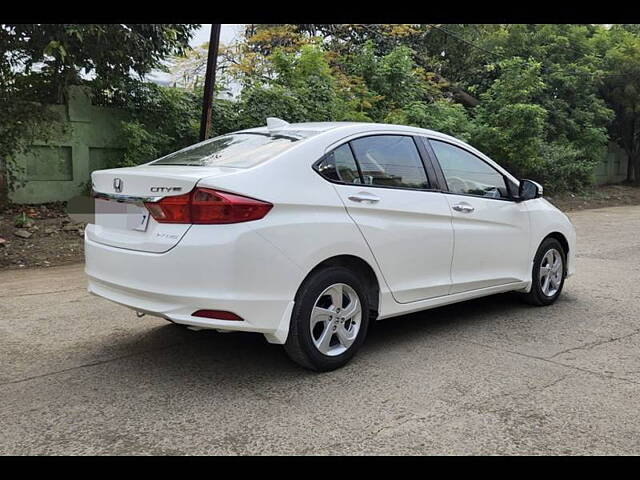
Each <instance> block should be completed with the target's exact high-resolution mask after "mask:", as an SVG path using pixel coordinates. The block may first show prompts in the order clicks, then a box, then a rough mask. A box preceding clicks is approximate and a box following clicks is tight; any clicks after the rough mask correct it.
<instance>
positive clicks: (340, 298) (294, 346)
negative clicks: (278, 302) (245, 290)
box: [284, 267, 369, 371]
mask: <svg viewBox="0 0 640 480" xmlns="http://www.w3.org/2000/svg"><path fill="white" fill-rule="evenodd" d="M368 326H369V304H368V300H367V296H366V295H365V289H364V287H363V285H362V282H361V281H360V279H359V278H358V276H357V275H355V274H354V273H353V272H352V271H350V270H348V269H346V268H343V267H329V268H327V269H324V270H321V271H318V272H316V273H314V274H312V276H310V277H309V278H308V279H307V280H305V282H304V284H303V285H302V286H301V287H300V291H299V292H298V295H297V296H296V302H295V307H294V309H293V313H292V315H291V326H290V328H289V336H288V337H287V341H286V343H285V345H284V348H285V350H286V352H287V354H288V355H289V357H291V359H292V360H293V361H295V362H296V363H298V364H299V365H301V366H303V367H305V368H308V369H310V370H315V371H329V370H335V369H336V368H340V367H342V366H343V365H345V364H346V363H347V362H348V361H349V360H351V358H352V357H353V355H354V354H355V353H356V351H357V350H358V349H359V348H360V345H361V344H362V342H363V341H364V338H365V336H366V334H367V328H368Z"/></svg>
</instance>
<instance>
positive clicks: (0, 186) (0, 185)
mask: <svg viewBox="0 0 640 480" xmlns="http://www.w3.org/2000/svg"><path fill="white" fill-rule="evenodd" d="M5 168H6V164H5V161H4V160H3V159H2V158H0V211H2V210H3V209H4V208H5V207H6V206H7V205H8V204H9V185H8V184H7V176H6V174H5Z"/></svg>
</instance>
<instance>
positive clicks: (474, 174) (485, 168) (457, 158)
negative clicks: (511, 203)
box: [429, 140, 509, 198]
mask: <svg viewBox="0 0 640 480" xmlns="http://www.w3.org/2000/svg"><path fill="white" fill-rule="evenodd" d="M429 143H430V144H431V147H432V148H433V150H434V152H435V154H436V157H437V158H438V162H439V163H440V167H441V168H442V172H443V173H444V178H445V180H446V181H447V185H448V187H449V191H450V192H453V193H460V194H465V195H478V196H481V197H488V198H509V191H508V189H507V185H506V183H505V180H504V176H503V175H502V174H501V173H500V172H498V171H497V170H496V169H494V168H493V167H492V166H490V165H489V164H488V163H486V162H485V161H484V160H482V159H480V158H478V157H476V156H475V155H473V154H472V153H469V152H467V151H466V150H464V149H462V148H459V147H456V146H455V145H451V144H450V143H446V142H440V141H438V140H429Z"/></svg>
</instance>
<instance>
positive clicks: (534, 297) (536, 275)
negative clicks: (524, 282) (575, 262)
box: [523, 238, 567, 306]
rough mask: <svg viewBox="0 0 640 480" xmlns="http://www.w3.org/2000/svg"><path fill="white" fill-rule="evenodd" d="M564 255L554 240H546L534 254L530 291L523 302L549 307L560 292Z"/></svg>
mask: <svg viewBox="0 0 640 480" xmlns="http://www.w3.org/2000/svg"><path fill="white" fill-rule="evenodd" d="M566 258H567V257H566V253H565V251H564V249H563V248H562V245H561V244H560V242H559V241H558V240H556V239H555V238H547V239H546V240H545V241H544V242H542V244H541V245H540V247H539V248H538V251H537V252H536V256H535V258H534V260H533V271H532V272H531V281H532V284H531V291H530V292H529V293H526V294H524V295H523V300H524V301H525V302H527V303H530V304H531V305H538V306H544V305H551V304H552V303H553V302H555V301H556V300H557V299H558V297H559V296H560V292H562V287H563V286H564V279H565V273H566V263H567V261H566Z"/></svg>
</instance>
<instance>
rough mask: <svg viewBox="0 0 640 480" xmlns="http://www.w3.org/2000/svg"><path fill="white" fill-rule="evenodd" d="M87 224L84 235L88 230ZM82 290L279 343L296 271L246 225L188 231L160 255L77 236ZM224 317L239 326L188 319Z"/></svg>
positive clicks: (186, 321) (195, 323)
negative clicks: (81, 241)
mask: <svg viewBox="0 0 640 480" xmlns="http://www.w3.org/2000/svg"><path fill="white" fill-rule="evenodd" d="M91 227H92V225H89V226H88V227H87V229H90V228H91ZM85 258H86V264H85V272H86V274H87V276H88V280H89V285H88V291H89V292H90V293H93V294H95V295H99V296H101V297H103V298H106V299H108V300H111V301H113V302H116V303H119V304H121V305H124V306H127V307H129V308H132V309H134V310H137V311H140V312H144V313H147V314H150V315H156V316H159V317H163V318H166V319H168V320H171V321H173V322H175V323H180V324H184V325H192V326H196V327H201V328H215V329H223V330H237V331H248V332H259V333H263V334H265V336H266V337H267V340H269V341H270V342H272V343H284V341H285V340H286V337H287V334H288V329H289V320H290V317H291V310H292V308H293V298H294V296H295V292H296V289H297V287H298V283H299V281H300V279H301V275H302V271H301V270H300V269H299V268H298V267H297V266H295V264H293V263H292V262H291V261H290V260H289V259H288V258H286V257H285V256H284V255H282V254H281V253H280V252H279V251H278V250H277V249H275V247H273V246H272V245H271V244H270V243H268V242H267V241H265V240H264V239H263V238H262V237H261V236H259V235H257V234H256V233H254V232H252V231H251V230H250V229H248V228H247V227H246V226H243V225H241V224H237V225H215V226H209V225H201V226H200V225H196V226H194V227H192V228H191V229H190V230H189V232H188V233H187V234H186V235H185V236H184V237H183V238H182V240H181V241H180V243H179V244H178V245H177V246H176V247H174V248H172V249H171V250H169V251H167V252H165V253H148V252H140V251H133V250H126V249H122V248H114V247H110V246H107V245H103V244H100V243H97V242H94V241H92V240H90V239H89V238H87V234H85ZM201 309H210V310H224V311H229V312H233V313H235V314H236V315H239V316H240V317H241V318H242V319H243V321H230V320H217V319H210V318H200V317H194V316H192V313H194V312H195V311H197V310H201Z"/></svg>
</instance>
